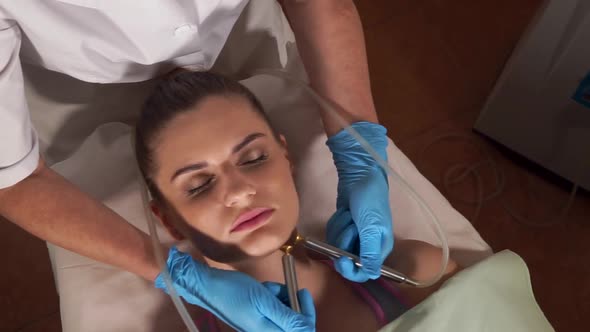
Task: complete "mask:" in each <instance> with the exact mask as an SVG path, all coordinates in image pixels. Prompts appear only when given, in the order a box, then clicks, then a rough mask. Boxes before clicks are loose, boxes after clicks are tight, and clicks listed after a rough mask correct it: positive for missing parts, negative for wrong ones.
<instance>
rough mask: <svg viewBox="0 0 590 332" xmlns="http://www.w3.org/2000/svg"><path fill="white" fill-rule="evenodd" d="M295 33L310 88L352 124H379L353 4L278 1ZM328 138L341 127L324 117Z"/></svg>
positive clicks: (319, 0) (320, 0)
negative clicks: (357, 122)
mask: <svg viewBox="0 0 590 332" xmlns="http://www.w3.org/2000/svg"><path fill="white" fill-rule="evenodd" d="M279 2H280V3H281V6H282V7H283V10H284V12H285V14H286V16H287V18H288V20H289V23H290V24H291V27H292V29H293V31H294V33H295V39H296V41H297V47H298V50H299V53H300V55H301V58H302V59H303V63H304V65H305V69H306V71H307V73H308V75H309V79H310V83H311V86H312V87H313V88H314V90H315V91H316V92H318V93H319V94H320V95H321V96H323V97H326V98H328V100H330V101H332V102H333V103H335V104H337V105H338V106H340V108H342V109H344V110H346V111H347V112H348V113H349V116H348V118H349V119H350V120H352V122H356V121H370V122H377V113H376V112H375V105H374V104H373V97H372V95H371V85H370V82H369V69H368V65H367V54H366V51H365V39H364V36H363V28H362V25H361V20H360V18H359V15H358V12H357V10H356V7H355V5H354V2H353V1H352V0H280V1H279ZM322 120H323V122H324V126H325V129H326V133H327V134H328V136H332V135H334V134H336V133H337V132H339V131H340V130H341V129H342V127H341V126H339V125H338V123H337V122H335V121H334V120H333V119H331V118H330V117H328V116H327V114H322Z"/></svg>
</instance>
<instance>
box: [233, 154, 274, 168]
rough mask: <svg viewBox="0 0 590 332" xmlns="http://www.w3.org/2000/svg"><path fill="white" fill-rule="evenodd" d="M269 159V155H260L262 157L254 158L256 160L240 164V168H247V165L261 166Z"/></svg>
mask: <svg viewBox="0 0 590 332" xmlns="http://www.w3.org/2000/svg"><path fill="white" fill-rule="evenodd" d="M267 159H268V154H266V153H263V154H261V155H260V157H257V158H254V159H250V160H246V161H244V162H242V163H240V166H247V165H255V164H259V163H261V162H263V161H265V160H267Z"/></svg>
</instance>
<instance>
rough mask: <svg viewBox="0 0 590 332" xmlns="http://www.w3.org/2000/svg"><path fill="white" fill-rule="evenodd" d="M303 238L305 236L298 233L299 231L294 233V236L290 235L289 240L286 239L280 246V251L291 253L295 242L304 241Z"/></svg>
mask: <svg viewBox="0 0 590 332" xmlns="http://www.w3.org/2000/svg"><path fill="white" fill-rule="evenodd" d="M304 240H305V238H304V237H303V236H301V235H299V233H295V234H294V236H291V238H290V239H289V241H287V243H285V244H284V245H283V246H282V247H281V251H282V252H284V253H285V254H287V255H289V254H291V252H292V251H293V249H295V246H296V245H297V244H299V242H301V241H304Z"/></svg>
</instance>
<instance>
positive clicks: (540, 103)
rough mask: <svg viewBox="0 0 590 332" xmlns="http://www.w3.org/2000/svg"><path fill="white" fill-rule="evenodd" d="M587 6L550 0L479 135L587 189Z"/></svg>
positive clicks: (493, 98) (492, 100)
mask: <svg viewBox="0 0 590 332" xmlns="http://www.w3.org/2000/svg"><path fill="white" fill-rule="evenodd" d="M589 41H590V1H587V0H548V1H546V3H545V5H544V7H543V8H542V9H541V10H540V11H539V13H538V15H537V17H535V19H534V20H533V22H532V23H531V25H530V27H529V29H528V31H527V32H526V33H525V34H524V36H523V38H522V40H521V41H520V43H519V44H518V46H517V48H516V49H515V51H514V53H513V55H512V57H511V58H510V60H509V61H508V63H507V65H506V67H505V69H504V72H503V73H502V75H501V77H500V79H499V80H498V82H497V84H496V86H495V88H494V90H493V92H492V94H491V95H490V97H489V99H488V101H487V103H486V105H485V107H484V109H483V111H482V112H481V114H480V116H479V118H478V120H477V122H476V124H475V130H476V131H478V132H480V133H482V134H484V135H486V136H488V137H490V138H492V139H493V140H495V141H497V142H499V143H501V144H502V145H504V146H506V147H508V148H509V149H511V150H513V151H515V152H517V153H519V154H521V155H523V156H524V157H526V158H528V159H529V160H532V161H534V162H535V163H538V164H539V165H541V166H543V167H545V168H546V169H548V170H550V171H552V172H554V173H556V174H558V175H560V176H562V177H563V178H565V179H567V180H569V181H571V182H572V183H574V184H577V185H579V186H580V187H583V188H585V189H586V190H590V42H589Z"/></svg>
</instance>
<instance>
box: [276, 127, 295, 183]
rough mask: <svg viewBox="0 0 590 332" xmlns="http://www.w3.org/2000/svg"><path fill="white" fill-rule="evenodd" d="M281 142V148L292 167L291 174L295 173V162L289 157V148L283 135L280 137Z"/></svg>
mask: <svg viewBox="0 0 590 332" xmlns="http://www.w3.org/2000/svg"><path fill="white" fill-rule="evenodd" d="M279 142H280V143H281V147H282V148H283V150H284V154H285V158H287V160H288V161H289V166H290V167H291V173H293V174H294V173H295V165H293V161H292V160H291V158H290V156H289V149H288V148H287V139H286V138H285V136H283V135H282V134H281V135H279Z"/></svg>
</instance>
